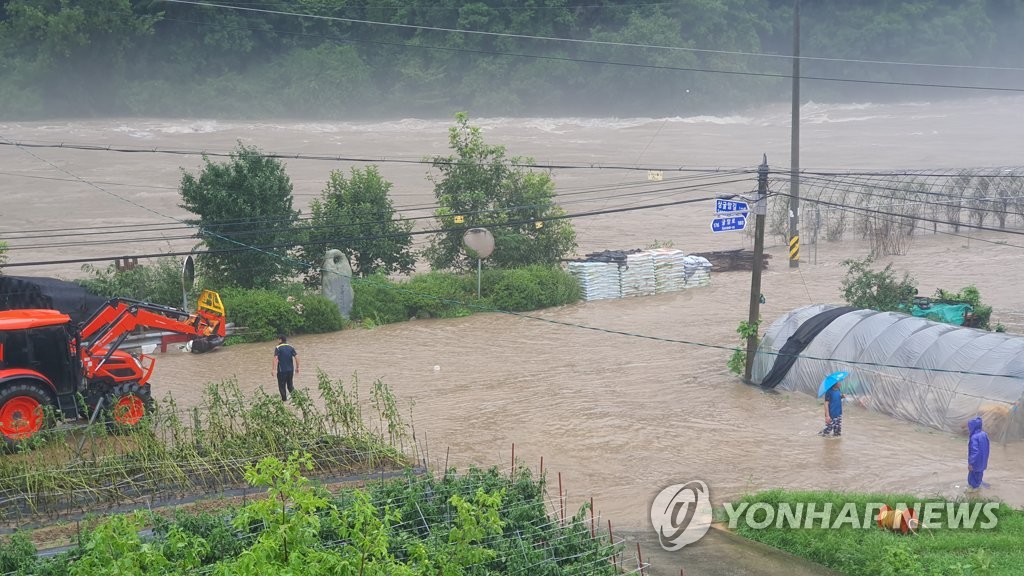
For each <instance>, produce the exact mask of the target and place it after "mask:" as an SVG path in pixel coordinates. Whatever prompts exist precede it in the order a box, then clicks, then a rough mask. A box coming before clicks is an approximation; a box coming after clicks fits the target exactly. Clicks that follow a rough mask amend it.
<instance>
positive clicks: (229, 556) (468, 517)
mask: <svg viewBox="0 0 1024 576" xmlns="http://www.w3.org/2000/svg"><path fill="white" fill-rule="evenodd" d="M313 466H314V461H313V460H312V459H311V458H310V455H309V454H303V453H300V452H294V453H292V454H291V455H290V456H288V458H287V460H284V459H280V458H273V457H268V458H264V459H262V460H260V461H258V462H257V463H255V464H254V465H249V466H248V468H247V470H246V472H245V477H246V480H247V481H248V482H249V483H250V484H251V485H253V486H255V487H258V488H262V489H264V490H266V492H267V497H266V498H258V499H255V500H253V501H252V502H251V503H249V504H246V505H245V506H243V507H242V508H240V509H238V510H236V511H231V512H221V513H200V514H188V513H180V512H179V513H178V514H176V515H175V517H174V518H173V519H171V520H167V519H164V518H161V517H158V516H156V515H154V514H151V513H149V514H147V513H141V512H139V513H135V514H130V515H122V516H114V517H112V518H110V519H108V520H106V521H104V522H102V523H100V524H99V525H98V526H97V527H96V528H94V529H92V530H91V531H89V532H88V533H87V534H86V535H85V536H84V537H83V538H82V539H81V543H80V544H79V545H78V546H77V547H75V548H73V549H72V550H71V551H70V552H67V553H64V554H62V555H60V556H58V557H56V558H47V559H39V558H37V557H36V555H35V549H34V547H33V546H32V545H31V544H30V543H29V542H28V541H27V540H26V539H25V538H24V537H22V536H20V535H15V537H13V538H12V539H11V540H10V541H9V542H6V543H0V559H2V561H3V563H2V564H0V569H3V570H4V572H5V573H6V572H15V573H18V574H53V575H57V574H61V575H70V576H75V575H78V574H82V575H85V574H88V575H90V576H100V575H105V574H111V575H113V574H117V575H119V576H143V575H148V574H154V575H155V574H161V575H163V574H191V573H196V572H197V571H202V572H201V573H211V574H215V575H239V576H250V575H252V576H255V575H258V574H259V575H261V574H292V575H294V576H304V575H311V576H312V575H321V574H338V575H342V576H356V575H359V576H412V575H413V574H422V575H439V576H441V575H443V576H463V575H465V576H469V575H479V576H491V575H495V576H496V575H500V574H544V575H547V576H562V575H570V574H572V575H578V574H588V575H589V574H594V575H600V574H607V575H611V574H616V573H618V571H617V569H616V567H615V566H614V564H613V563H612V556H613V554H614V553H616V552H619V551H620V548H621V547H619V546H615V545H611V544H609V543H608V538H607V536H606V535H604V534H601V533H599V532H598V530H599V527H598V526H596V524H594V523H593V520H592V519H589V521H588V518H587V517H586V512H587V511H588V509H589V508H588V507H586V506H585V507H584V508H581V509H580V511H579V513H578V514H577V515H576V516H575V517H574V518H572V519H567V520H566V519H562V520H555V519H552V518H551V517H549V516H548V513H547V510H546V507H545V498H544V481H543V478H542V479H540V480H536V479H534V478H533V477H532V475H531V473H530V471H529V470H528V469H525V468H520V469H519V470H518V471H517V473H515V474H514V475H512V476H503V475H501V474H499V473H498V472H497V471H496V470H495V469H491V470H489V471H481V470H476V469H473V470H470V471H469V472H468V473H467V474H465V475H461V476H459V475H456V474H455V473H454V471H447V470H446V471H445V472H444V475H443V476H442V477H440V478H435V477H432V476H429V475H428V476H416V475H413V474H409V475H408V476H407V477H406V478H404V479H401V480H398V481H393V482H389V483H373V484H371V485H369V486H368V487H366V488H364V489H348V490H345V491H342V492H340V493H338V494H332V493H330V492H328V491H327V490H325V489H324V488H322V487H320V486H318V485H316V484H314V483H313V482H311V481H310V480H309V479H307V478H306V477H305V476H304V474H305V473H306V472H308V471H309V470H310V469H312V468H313ZM147 524H148V525H152V526H154V529H153V535H152V536H146V537H143V536H141V535H140V532H141V531H142V530H143V528H144V527H145V526H146V525H147ZM207 570H209V572H207Z"/></svg>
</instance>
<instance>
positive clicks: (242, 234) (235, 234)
mask: <svg viewBox="0 0 1024 576" xmlns="http://www.w3.org/2000/svg"><path fill="white" fill-rule="evenodd" d="M747 181H748V180H747V179H743V180H729V181H724V182H718V183H714V184H699V185H693V186H686V187H679V188H676V189H675V190H674V191H671V190H672V189H662V190H657V191H644V192H634V193H630V194H625V195H618V196H611V197H607V198H593V199H591V198H587V199H581V200H575V201H568V202H562V203H560V204H559V205H562V204H572V203H578V202H597V201H600V200H606V199H620V198H623V197H632V196H636V195H645V196H647V195H651V194H662V195H661V196H660V197H659V198H655V199H653V200H658V199H661V198H664V197H667V196H674V195H676V194H679V193H680V192H686V191H693V190H699V189H703V188H707V187H710V186H713V185H724V184H733V183H738V182H747ZM644 201H650V200H636V201H634V202H632V203H631V204H627V205H626V206H631V205H634V204H636V203H638V202H644ZM542 207H544V206H543V205H525V206H512V207H508V208H501V209H496V208H490V209H485V210H476V211H469V212H460V213H458V215H462V216H475V215H482V214H505V213H512V214H514V213H517V212H529V211H531V210H536V209H538V208H542ZM453 215H454V214H453ZM436 219H437V217H436V216H433V215H431V216H420V217H415V218H400V219H390V220H378V221H372V222H368V221H358V222H348V223H341V224H325V225H321V226H299V227H296V228H295V229H294V230H293V231H294V232H296V233H299V232H303V233H308V232H325V231H328V232H331V231H339V230H344V229H348V228H356V227H360V226H367V225H372V224H388V223H400V222H403V221H404V222H411V221H417V220H436ZM539 219H540V220H550V219H551V218H550V217H546V216H545V217H542V218H539ZM285 221H286V220H280V221H279V222H285ZM254 224H257V223H252V224H250V223H248V222H239V223H238V224H235V225H237V226H242V225H246V226H248V227H247V228H246V229H243V230H225V229H224V228H223V226H222V225H214V224H209V223H203V224H201V227H202V229H206V230H209V229H211V228H212V229H216V230H217V233H218V234H220V235H227V236H228V237H230V238H232V239H234V240H239V239H241V238H246V237H252V236H262V235H266V234H267V230H266V229H252V228H251V226H252V225H254ZM489 225H491V224H489ZM285 232H286V230H281V231H277V233H285ZM97 234H98V233H97ZM122 234H123V233H122ZM201 236H202V233H201V232H198V233H196V234H188V235H179V236H170V237H168V236H157V237H143V238H139V237H133V238H114V239H107V240H94V241H82V240H79V241H68V242H56V243H50V244H38V243H32V244H9V245H8V248H7V249H8V250H9V251H15V250H19V249H21V250H38V249H42V248H62V247H69V246H97V245H110V244H124V243H125V242H132V243H141V242H154V241H159V242H162V241H169V240H187V239H193V238H201ZM30 239H31V240H40V239H45V237H39V236H37V237H32V238H30ZM354 239H356V240H358V239H359V238H354Z"/></svg>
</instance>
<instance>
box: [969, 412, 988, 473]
mask: <svg viewBox="0 0 1024 576" xmlns="http://www.w3.org/2000/svg"><path fill="white" fill-rule="evenodd" d="M967 431H968V433H969V434H970V436H971V437H970V440H968V441H967V483H968V484H970V485H971V489H972V490H977V489H978V488H979V487H980V486H981V483H982V482H981V479H982V477H983V476H984V475H985V469H986V468H988V433H987V432H985V431H984V430H982V429H981V416H978V417H975V418H972V419H971V420H970V421H968V422H967Z"/></svg>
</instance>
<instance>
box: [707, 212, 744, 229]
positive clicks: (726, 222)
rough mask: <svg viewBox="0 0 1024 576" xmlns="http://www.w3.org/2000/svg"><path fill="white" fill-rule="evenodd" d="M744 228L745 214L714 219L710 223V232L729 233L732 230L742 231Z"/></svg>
mask: <svg viewBox="0 0 1024 576" xmlns="http://www.w3.org/2000/svg"><path fill="white" fill-rule="evenodd" d="M746 227H747V215H746V214H731V215H728V216H723V217H721V218H715V219H714V220H712V221H711V231H712V232H731V231H734V230H743V229H744V228H746Z"/></svg>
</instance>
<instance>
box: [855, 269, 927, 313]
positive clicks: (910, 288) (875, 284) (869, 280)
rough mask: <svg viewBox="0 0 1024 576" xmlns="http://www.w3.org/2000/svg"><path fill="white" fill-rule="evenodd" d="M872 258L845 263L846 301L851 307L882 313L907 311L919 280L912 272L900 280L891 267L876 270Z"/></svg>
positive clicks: (905, 274) (904, 274)
mask: <svg viewBox="0 0 1024 576" xmlns="http://www.w3.org/2000/svg"><path fill="white" fill-rule="evenodd" d="M872 263H873V259H872V258H871V257H870V256H869V257H867V258H864V259H863V260H844V261H843V262H842V265H843V266H845V267H846V278H844V279H843V284H842V292H843V299H844V300H846V302H847V303H848V304H849V305H850V306H857V307H858V308H870V309H872V310H878V311H881V312H886V311H904V312H905V311H906V309H908V308H909V306H910V305H911V303H912V302H913V299H914V296H915V295H916V294H917V281H916V280H914V278H913V277H911V276H910V274H909V273H906V272H904V273H903V279H902V280H897V279H896V273H895V272H894V271H893V269H892V264H889V265H887V266H886V267H885V268H883V269H882V270H873V269H872V268H871V264H872Z"/></svg>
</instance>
